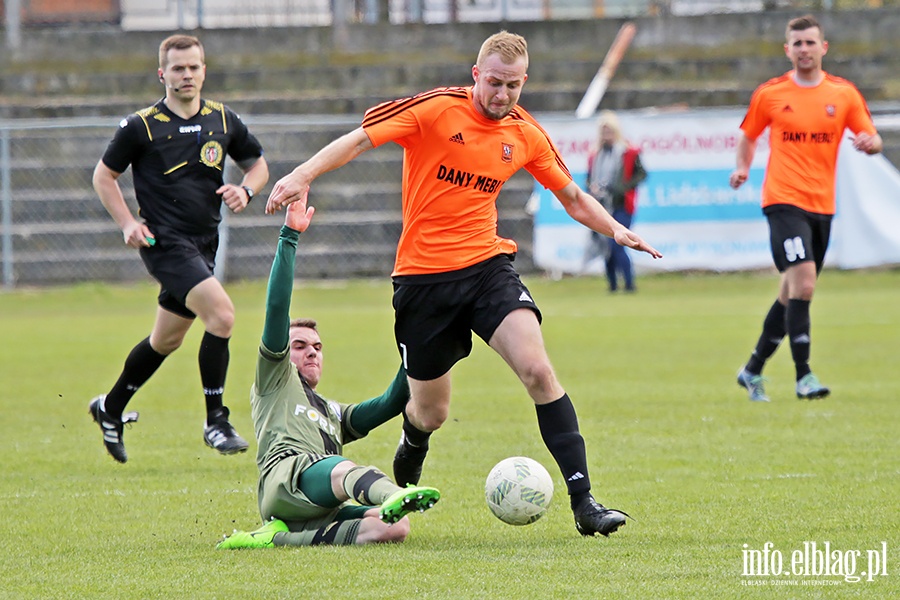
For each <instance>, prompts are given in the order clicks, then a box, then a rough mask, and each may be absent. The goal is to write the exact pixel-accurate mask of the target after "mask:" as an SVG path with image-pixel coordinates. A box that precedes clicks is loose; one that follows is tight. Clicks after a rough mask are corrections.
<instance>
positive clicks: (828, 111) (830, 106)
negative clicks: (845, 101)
mask: <svg viewBox="0 0 900 600" xmlns="http://www.w3.org/2000/svg"><path fill="white" fill-rule="evenodd" d="M835 112H837V109H835V107H834V104H826V105H825V114H826V115H828V116H829V117H833V116H834V114H835Z"/></svg>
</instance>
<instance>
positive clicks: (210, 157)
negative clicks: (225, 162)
mask: <svg viewBox="0 0 900 600" xmlns="http://www.w3.org/2000/svg"><path fill="white" fill-rule="evenodd" d="M222 154H223V152H222V144H220V143H219V142H212V141H210V142H206V143H205V144H203V147H202V148H200V162H202V163H203V164H204V165H206V166H207V167H215V168H219V165H220V164H221V163H222Z"/></svg>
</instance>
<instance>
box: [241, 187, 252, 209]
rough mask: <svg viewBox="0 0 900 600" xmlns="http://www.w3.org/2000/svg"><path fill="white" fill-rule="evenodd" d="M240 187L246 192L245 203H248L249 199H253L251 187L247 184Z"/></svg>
mask: <svg viewBox="0 0 900 600" xmlns="http://www.w3.org/2000/svg"><path fill="white" fill-rule="evenodd" d="M241 189H243V190H244V191H245V192H247V204H250V201H251V200H253V188H252V187H250V186H248V185H242V186H241Z"/></svg>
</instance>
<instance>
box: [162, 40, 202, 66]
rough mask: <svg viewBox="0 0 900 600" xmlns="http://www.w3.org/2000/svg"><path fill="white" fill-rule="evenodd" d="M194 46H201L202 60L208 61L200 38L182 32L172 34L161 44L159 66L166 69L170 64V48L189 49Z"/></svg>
mask: <svg viewBox="0 0 900 600" xmlns="http://www.w3.org/2000/svg"><path fill="white" fill-rule="evenodd" d="M194 46H196V47H198V48H200V61H201V62H206V58H205V57H204V52H203V44H201V43H200V40H199V39H197V38H195V37H194V36H192V35H184V34H181V33H176V34H175V35H170V36H169V37H167V38H166V39H164V40H163V41H162V43H161V44H160V45H159V68H160V69H162V70H164V71H165V70H166V66H167V65H168V64H169V50H187V49H188V48H193V47H194Z"/></svg>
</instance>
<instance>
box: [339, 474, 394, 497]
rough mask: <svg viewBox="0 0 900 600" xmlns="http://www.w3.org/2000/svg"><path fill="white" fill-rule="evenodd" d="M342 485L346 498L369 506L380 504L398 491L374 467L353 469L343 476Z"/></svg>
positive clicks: (391, 482)
mask: <svg viewBox="0 0 900 600" xmlns="http://www.w3.org/2000/svg"><path fill="white" fill-rule="evenodd" d="M342 485H343V488H344V491H345V492H347V495H348V496H350V497H351V498H353V499H354V500H356V501H357V502H359V503H360V504H368V505H370V506H375V505H378V504H381V503H382V502H384V501H385V499H386V498H387V497H388V496H390V495H391V494H393V493H394V492H396V491H397V490H399V489H400V488H399V487H398V486H397V485H396V484H394V482H393V481H391V480H390V479H389V478H388V476H387V475H385V474H384V473H382V472H381V471H379V470H378V469H376V468H375V467H360V466H356V467H353V468H352V469H350V470H349V471H347V473H346V474H345V475H344V480H343V482H342Z"/></svg>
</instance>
